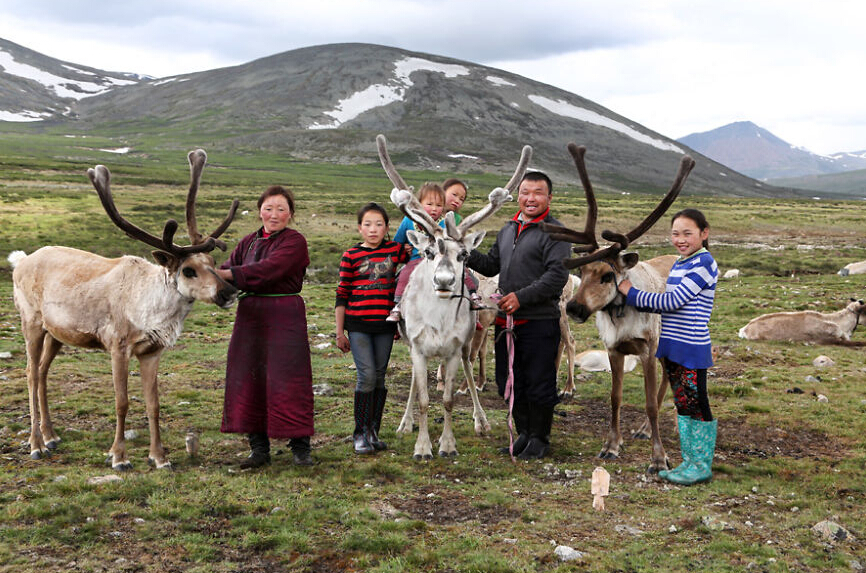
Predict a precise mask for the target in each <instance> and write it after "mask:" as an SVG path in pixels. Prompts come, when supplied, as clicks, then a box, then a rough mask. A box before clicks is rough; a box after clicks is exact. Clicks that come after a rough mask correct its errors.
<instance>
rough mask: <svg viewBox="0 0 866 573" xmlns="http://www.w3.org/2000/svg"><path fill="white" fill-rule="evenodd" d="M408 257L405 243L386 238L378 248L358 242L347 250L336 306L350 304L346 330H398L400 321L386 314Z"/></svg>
mask: <svg viewBox="0 0 866 573" xmlns="http://www.w3.org/2000/svg"><path fill="white" fill-rule="evenodd" d="M408 260H409V254H408V253H407V252H406V251H405V249H404V248H403V245H401V244H400V243H396V242H394V241H382V243H381V244H380V245H379V246H378V247H376V248H374V249H371V248H368V247H364V246H363V245H362V244H361V243H358V244H357V245H355V246H354V247H352V248H351V249H349V250H347V251H346V252H345V253H343V257H342V258H341V259H340V282H339V284H338V285H337V301H336V304H335V306H345V307H346V322H345V327H346V330H349V331H355V332H367V333H370V334H375V333H379V332H393V331H394V329H395V327H396V323H394V322H385V318H387V317H388V313H389V312H391V307H393V306H394V289H395V288H396V286H397V265H398V264H400V263H406V262H407V261H408Z"/></svg>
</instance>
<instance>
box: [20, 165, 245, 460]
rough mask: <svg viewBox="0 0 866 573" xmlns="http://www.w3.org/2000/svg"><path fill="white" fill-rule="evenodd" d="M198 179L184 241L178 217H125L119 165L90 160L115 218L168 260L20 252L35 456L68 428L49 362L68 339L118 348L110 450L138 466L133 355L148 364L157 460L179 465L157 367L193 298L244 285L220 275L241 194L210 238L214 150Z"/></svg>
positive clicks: (221, 299) (228, 294) (231, 297)
mask: <svg viewBox="0 0 866 573" xmlns="http://www.w3.org/2000/svg"><path fill="white" fill-rule="evenodd" d="M188 159H189V163H190V187H189V193H188V194H187V203H186V221H187V227H188V232H189V236H190V239H191V241H192V245H190V246H185V247H181V246H178V245H176V244H174V234H175V232H176V231H177V226H178V225H177V222H175V221H174V220H169V221H168V222H167V223H166V224H165V228H164V230H163V233H162V237H157V236H154V235H151V234H150V233H148V232H146V231H144V230H142V229H140V228H138V227H136V226H135V225H133V224H132V223H130V222H129V221H127V220H126V219H124V218H123V217H122V216H121V215H120V213H119V212H118V211H117V208H116V207H115V205H114V200H113V198H112V196H111V188H110V179H111V174H110V173H109V171H108V169H107V168H106V167H104V166H102V165H97V166H96V168H95V169H88V170H87V175H88V176H89V177H90V180H91V182H92V183H93V186H94V187H95V188H96V192H97V193H98V195H99V199H100V201H101V202H102V206H103V207H104V208H105V211H106V213H108V216H109V218H110V219H111V220H112V221H113V222H114V224H115V225H117V226H118V227H119V228H120V229H121V230H123V231H124V232H125V233H126V234H127V235H129V236H130V237H132V238H133V239H136V240H138V241H141V242H143V243H145V244H147V245H150V246H152V247H155V248H157V249H159V250H157V251H154V252H153V257H154V259H156V261H157V263H159V264H158V265H154V264H152V263H149V262H147V261H145V260H144V259H142V258H140V257H132V256H124V257H120V258H117V259H107V258H104V257H101V256H99V255H95V254H93V253H89V252H86V251H79V250H77V249H71V248H67V247H42V248H41V249H39V250H38V251H36V252H34V253H33V254H31V255H29V256H24V257H23V258H20V257H19V258H18V259H17V260H16V264H15V270H14V271H13V273H12V281H13V284H14V298H15V306H16V307H17V308H18V312H19V313H20V314H21V330H22V332H23V334H24V338H25V341H26V346H27V384H28V390H29V395H30V457H31V458H33V459H40V458H41V457H43V456H44V455H47V454H49V453H50V451H51V450H53V449H55V448H56V447H57V445H58V443H59V442H60V437H59V436H58V435H57V433H56V432H55V431H54V427H53V426H52V424H51V417H50V415H49V412H48V398H47V390H46V388H47V378H48V369H49V367H50V366H51V362H52V360H54V357H55V356H56V355H57V352H58V351H59V350H60V347H61V346H62V345H63V344H69V345H71V346H80V347H84V348H100V349H102V350H105V351H107V352H108V353H110V354H111V370H112V379H113V381H114V403H115V410H116V414H117V425H116V429H115V435H114V443H113V444H112V446H111V449H110V450H109V452H108V453H109V456H110V461H111V465H112V467H113V468H114V469H117V470H126V469H130V468H131V467H132V464H131V463H130V462H129V460H128V458H127V452H126V442H125V439H124V426H125V421H126V414H127V410H128V409H129V398H128V395H127V380H128V376H129V372H128V370H129V360H130V358H131V357H133V356H135V357H136V358H138V361H139V364H140V366H141V381H142V385H143V387H144V400H145V405H146V408H147V417H148V424H149V429H150V453H149V458H148V459H149V461H150V462H151V463H152V464H154V465H155V466H156V467H157V468H164V467H171V462H169V461H168V458H167V457H166V452H165V448H164V447H163V445H162V441H161V439H160V431H159V389H158V386H157V369H158V366H159V358H160V356H161V355H162V352H163V350H165V349H166V348H168V347H171V346H173V345H174V343H175V341H177V339H178V337H179V336H180V333H181V329H182V328H183V321H184V319H185V318H186V315H187V314H188V313H189V311H190V310H191V309H192V305H193V302H194V301H196V300H201V301H205V302H209V303H213V304H215V305H217V306H220V307H223V308H228V307H229V306H231V305H232V303H234V301H235V298H236V296H237V289H236V288H235V287H233V286H232V285H230V284H228V283H227V282H225V281H223V280H222V279H220V278H219V277H217V275H216V273H215V272H214V260H213V258H212V257H211V256H210V255H209V254H208V253H209V252H210V251H212V250H213V249H214V248H217V247H218V248H220V249H222V250H225V248H226V247H225V244H223V243H222V241H219V240H218V237H219V236H220V235H221V234H222V233H223V232H224V231H225V230H226V229H227V228H228V226H229V224H230V223H231V221H232V219H233V218H234V214H235V211H236V210H237V207H238V201H237V200H235V201H234V203H233V204H232V206H231V209H230V210H229V214H228V216H227V217H226V218H225V220H224V221H223V222H222V223H221V224H220V225H219V227H218V228H217V229H216V230H215V231H214V232H213V233H211V234H210V235H209V236H208V237H202V235H201V234H199V232H198V228H197V225H196V214H195V199H196V193H197V192H198V187H199V183H200V181H201V173H202V170H203V169H204V165H205V162H206V161H207V155H206V154H205V152H204V151H202V150H201V149H198V150H195V151H191V152H190V153H189V156H188Z"/></svg>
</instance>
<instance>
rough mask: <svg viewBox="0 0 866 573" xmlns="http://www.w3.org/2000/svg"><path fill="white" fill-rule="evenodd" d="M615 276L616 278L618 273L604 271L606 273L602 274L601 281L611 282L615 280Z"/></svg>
mask: <svg viewBox="0 0 866 573" xmlns="http://www.w3.org/2000/svg"><path fill="white" fill-rule="evenodd" d="M615 278H616V275H615V274H613V273H612V272H611V273H604V274H603V275H602V276H601V282H603V283H610V282H613V280H614V279H615Z"/></svg>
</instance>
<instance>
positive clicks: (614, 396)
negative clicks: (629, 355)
mask: <svg viewBox="0 0 866 573" xmlns="http://www.w3.org/2000/svg"><path fill="white" fill-rule="evenodd" d="M608 358H609V359H610V378H611V388H610V429H609V430H608V433H607V439H606V440H605V442H604V446H603V447H602V448H601V451H600V452H599V453H598V457H599V458H601V459H604V460H615V459H617V458H619V448H620V446H622V434H621V433H620V430H619V409H620V405H621V404H622V378H623V369H624V364H623V363H624V356H623V355H622V354H620V353H619V352H615V351H613V350H609V351H608Z"/></svg>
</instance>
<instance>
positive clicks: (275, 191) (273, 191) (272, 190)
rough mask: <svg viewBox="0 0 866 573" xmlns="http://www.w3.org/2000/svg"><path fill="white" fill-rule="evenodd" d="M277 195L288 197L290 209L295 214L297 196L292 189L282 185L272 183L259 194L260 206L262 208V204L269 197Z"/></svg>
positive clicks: (287, 201)
mask: <svg viewBox="0 0 866 573" xmlns="http://www.w3.org/2000/svg"><path fill="white" fill-rule="evenodd" d="M275 195H282V196H283V197H285V198H286V203H288V204H289V211H291V212H292V215H293V216H294V214H295V196H294V195H293V194H292V192H291V191H289V190H288V189H286V188H285V187H283V186H282V185H271V186H270V187H268V188H267V189H265V190H264V191H263V192H262V194H261V195H260V196H259V200H258V203H257V205H258V208H259V209H261V208H262V204H263V203H264V202H265V199H267V198H268V197H273V196H275Z"/></svg>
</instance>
